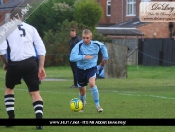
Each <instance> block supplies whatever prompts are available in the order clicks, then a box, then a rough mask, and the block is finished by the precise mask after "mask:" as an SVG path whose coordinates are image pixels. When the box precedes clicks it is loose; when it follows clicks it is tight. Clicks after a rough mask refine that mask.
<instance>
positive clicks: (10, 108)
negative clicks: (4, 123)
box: [4, 88, 15, 119]
mask: <svg viewBox="0 0 175 132" xmlns="http://www.w3.org/2000/svg"><path fill="white" fill-rule="evenodd" d="M4 102H5V106H6V111H7V114H8V118H9V119H14V118H15V112H14V104H15V97H14V91H13V89H10V88H6V89H5V95H4Z"/></svg>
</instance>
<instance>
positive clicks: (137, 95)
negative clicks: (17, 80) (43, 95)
mask: <svg viewBox="0 0 175 132" xmlns="http://www.w3.org/2000/svg"><path fill="white" fill-rule="evenodd" d="M0 89H1V90H4V88H0ZM15 90H19V91H26V92H28V90H26V89H15ZM100 91H103V93H106V92H109V93H118V94H120V95H126V96H136V97H143V96H144V97H153V98H160V99H173V100H175V98H170V97H166V96H157V95H139V94H131V93H134V92H131V91H127V92H122V91H121V92H119V91H115V90H114V91H109V90H100ZM104 91H105V92H104ZM41 92H47V93H56V94H77V92H76V93H73V92H56V91H41Z"/></svg>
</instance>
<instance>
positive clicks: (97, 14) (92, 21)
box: [74, 0, 103, 30]
mask: <svg viewBox="0 0 175 132" xmlns="http://www.w3.org/2000/svg"><path fill="white" fill-rule="evenodd" d="M102 13H103V11H102V7H101V6H100V5H99V4H98V3H97V2H96V1H94V0H80V1H79V2H78V3H77V4H76V5H75V12H74V19H75V21H77V22H78V23H82V24H84V25H87V26H88V27H91V30H94V29H95V27H96V25H97V24H98V22H99V20H100V19H101V17H102Z"/></svg>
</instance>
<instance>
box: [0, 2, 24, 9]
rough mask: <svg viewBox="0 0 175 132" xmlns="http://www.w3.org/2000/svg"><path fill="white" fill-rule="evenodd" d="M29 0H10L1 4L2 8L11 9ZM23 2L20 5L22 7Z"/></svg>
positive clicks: (0, 7)
mask: <svg viewBox="0 0 175 132" xmlns="http://www.w3.org/2000/svg"><path fill="white" fill-rule="evenodd" d="M26 2H27V0H9V1H8V2H6V3H4V4H2V5H0V10H11V9H13V8H15V7H17V6H19V5H20V3H26ZM22 5H23V4H21V5H20V7H22Z"/></svg>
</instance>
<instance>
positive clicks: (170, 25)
mask: <svg viewBox="0 0 175 132" xmlns="http://www.w3.org/2000/svg"><path fill="white" fill-rule="evenodd" d="M170 1H171V2H172V0H170ZM169 31H170V38H172V36H173V23H172V22H169Z"/></svg>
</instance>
